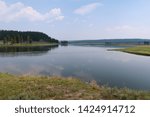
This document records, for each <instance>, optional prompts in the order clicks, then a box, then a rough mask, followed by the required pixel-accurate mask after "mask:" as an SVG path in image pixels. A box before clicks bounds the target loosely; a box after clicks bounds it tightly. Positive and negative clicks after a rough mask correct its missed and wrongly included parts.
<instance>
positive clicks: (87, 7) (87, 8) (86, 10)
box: [74, 2, 102, 15]
mask: <svg viewBox="0 0 150 117" xmlns="http://www.w3.org/2000/svg"><path fill="white" fill-rule="evenodd" d="M101 5H102V4H101V3H98V2H96V3H91V4H88V5H85V6H81V7H80V8H78V9H76V10H75V11H74V13H76V14H79V15H85V14H88V13H90V12H92V11H93V10H95V9H96V8H97V7H99V6H101Z"/></svg>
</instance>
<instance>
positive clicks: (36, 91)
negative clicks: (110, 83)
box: [0, 73, 150, 100]
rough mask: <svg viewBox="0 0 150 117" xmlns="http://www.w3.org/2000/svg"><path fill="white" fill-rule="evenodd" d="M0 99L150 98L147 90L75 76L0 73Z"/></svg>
mask: <svg viewBox="0 0 150 117" xmlns="http://www.w3.org/2000/svg"><path fill="white" fill-rule="evenodd" d="M0 99H4V100H6V99H11V100H12V99H15V100H16V99H17V100H29V99H31V100H34V99H36V100H41V99H42V100H47V99H48V100H49V99H50V100H51V99H54V100H58V99H60V100H66V99H69V100H70V99H73V100H75V99H76V100H77V99H88V100H99V99H150V92H144V91H133V90H129V89H117V88H110V87H104V86H101V87H100V86H98V85H97V84H96V82H95V81H92V82H91V83H85V82H82V81H80V80H79V79H75V78H60V77H44V76H13V75H10V74H2V73H0Z"/></svg>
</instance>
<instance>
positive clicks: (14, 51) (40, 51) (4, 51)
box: [0, 45, 58, 57]
mask: <svg viewBox="0 0 150 117" xmlns="http://www.w3.org/2000/svg"><path fill="white" fill-rule="evenodd" d="M55 48H58V45H51V46H34V47H0V57H15V56H41V55H44V54H46V53H47V52H48V51H51V50H53V49H55Z"/></svg>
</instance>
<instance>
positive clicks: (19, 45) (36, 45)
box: [0, 42, 58, 47]
mask: <svg viewBox="0 0 150 117" xmlns="http://www.w3.org/2000/svg"><path fill="white" fill-rule="evenodd" d="M52 45H58V43H39V42H37V43H31V44H26V43H23V44H13V45H11V44H8V45H7V44H6V45H4V44H0V47H39V46H52Z"/></svg>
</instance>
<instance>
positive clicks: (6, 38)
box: [0, 30, 58, 45]
mask: <svg viewBox="0 0 150 117" xmlns="http://www.w3.org/2000/svg"><path fill="white" fill-rule="evenodd" d="M0 41H1V43H2V44H4V45H13V44H18V43H19V44H20V43H29V44H31V43H33V42H48V43H58V40H56V39H54V38H51V37H49V36H48V35H46V34H44V33H42V32H33V31H26V32H22V31H12V30H10V31H8V30H0Z"/></svg>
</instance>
